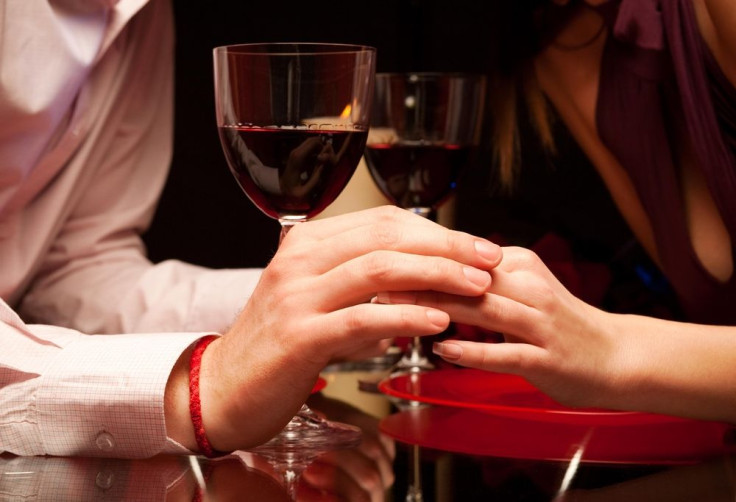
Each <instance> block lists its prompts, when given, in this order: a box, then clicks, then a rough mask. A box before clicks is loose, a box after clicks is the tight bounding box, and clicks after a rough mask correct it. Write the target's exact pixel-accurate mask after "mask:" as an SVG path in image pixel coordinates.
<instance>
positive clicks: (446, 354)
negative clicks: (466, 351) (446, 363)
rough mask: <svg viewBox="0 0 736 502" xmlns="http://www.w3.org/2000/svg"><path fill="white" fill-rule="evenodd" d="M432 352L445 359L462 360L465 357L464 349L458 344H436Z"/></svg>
mask: <svg viewBox="0 0 736 502" xmlns="http://www.w3.org/2000/svg"><path fill="white" fill-rule="evenodd" d="M432 352H434V353H435V354H437V355H438V356H440V357H442V358H443V359H452V360H455V359H460V357H462V355H463V348H462V347H461V346H460V345H457V344H456V343H434V344H433V345H432Z"/></svg>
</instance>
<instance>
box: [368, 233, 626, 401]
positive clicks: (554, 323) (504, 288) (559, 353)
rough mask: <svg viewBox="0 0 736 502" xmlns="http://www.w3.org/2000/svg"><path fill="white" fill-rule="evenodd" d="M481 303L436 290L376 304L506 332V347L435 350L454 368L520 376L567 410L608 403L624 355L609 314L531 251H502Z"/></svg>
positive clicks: (451, 345) (453, 343)
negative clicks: (429, 311) (420, 308)
mask: <svg viewBox="0 0 736 502" xmlns="http://www.w3.org/2000/svg"><path fill="white" fill-rule="evenodd" d="M491 276H492V278H493V281H492V284H491V287H490V289H489V291H488V292H487V293H486V294H485V295H483V296H480V297H459V296H453V295H447V294H443V293H434V292H417V293H406V292H402V293H398V294H397V293H386V294H384V293H382V294H380V295H379V296H378V298H379V301H381V302H387V303H395V302H403V303H413V304H417V305H425V306H430V307H434V308H439V309H442V310H445V311H446V312H448V313H449V314H450V316H451V317H452V319H453V320H454V321H457V322H461V323H466V324H472V325H476V326H479V327H482V328H484V329H487V330H490V331H497V332H500V333H503V335H504V337H505V339H506V342H508V343H476V342H469V341H460V340H449V341H446V342H443V343H439V344H436V345H435V348H434V351H435V353H437V354H438V355H440V356H441V357H443V358H444V359H445V360H447V361H450V362H452V363H456V364H460V365H463V366H469V367H473V368H480V369H485V370H489V371H498V372H506V373H514V374H519V375H522V376H524V377H525V378H527V379H528V380H529V381H530V382H532V383H533V384H534V385H536V386H537V387H539V388H540V389H541V390H542V391H544V392H545V393H547V394H548V395H550V396H551V397H552V398H554V399H556V400H558V401H560V402H562V403H565V404H568V405H585V406H596V405H601V404H603V403H604V402H605V403H606V404H607V405H609V406H610V405H611V404H612V403H611V402H610V401H609V397H610V395H611V392H612V391H613V387H614V386H615V385H616V384H617V383H619V382H617V379H619V378H621V377H622V375H625V374H627V372H626V371H625V368H626V366H627V363H628V361H627V358H628V357H629V354H628V353H627V351H626V350H625V349H626V347H625V346H623V345H622V343H621V342H622V340H623V338H617V337H616V336H614V334H613V333H612V332H611V331H610V330H611V319H610V317H611V315H610V314H607V313H605V312H603V311H601V310H598V309H596V308H594V307H592V306H590V305H588V304H586V303H584V302H583V301H581V300H579V299H578V298H576V297H575V296H573V295H572V294H571V293H570V292H569V291H568V290H567V289H565V287H564V286H563V285H562V284H561V283H560V282H559V281H558V280H557V279H556V278H555V276H554V275H553V274H552V272H550V270H549V269H548V268H547V267H546V266H545V265H544V263H542V261H541V260H540V259H539V257H538V256H537V255H536V254H535V253H534V252H532V251H530V250H528V249H524V248H519V247H508V248H503V260H502V262H501V263H500V265H498V266H497V267H496V268H494V269H493V270H491Z"/></svg>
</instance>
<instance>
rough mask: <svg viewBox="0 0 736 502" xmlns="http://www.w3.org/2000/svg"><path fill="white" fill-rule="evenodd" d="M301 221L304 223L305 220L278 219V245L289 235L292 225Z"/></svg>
mask: <svg viewBox="0 0 736 502" xmlns="http://www.w3.org/2000/svg"><path fill="white" fill-rule="evenodd" d="M303 221H306V218H302V219H286V218H279V223H280V224H281V234H280V235H279V244H281V243H282V242H283V240H284V238H285V237H286V234H288V233H289V230H291V229H292V227H293V226H294V225H296V224H297V223H301V222H303Z"/></svg>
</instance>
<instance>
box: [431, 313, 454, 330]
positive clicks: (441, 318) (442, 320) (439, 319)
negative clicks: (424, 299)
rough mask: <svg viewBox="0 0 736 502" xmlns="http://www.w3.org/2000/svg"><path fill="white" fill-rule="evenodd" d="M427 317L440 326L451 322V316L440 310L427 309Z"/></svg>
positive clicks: (442, 326) (445, 325) (443, 326)
mask: <svg viewBox="0 0 736 502" xmlns="http://www.w3.org/2000/svg"><path fill="white" fill-rule="evenodd" d="M427 319H429V322H431V323H432V324H434V325H435V326H437V327H438V328H443V329H444V328H445V327H447V325H448V324H449V323H450V316H448V315H447V314H446V313H444V312H441V311H439V310H427Z"/></svg>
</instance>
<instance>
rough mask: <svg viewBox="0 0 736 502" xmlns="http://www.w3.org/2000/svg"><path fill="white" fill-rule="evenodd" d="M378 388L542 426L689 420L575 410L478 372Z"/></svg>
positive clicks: (402, 378) (412, 378)
mask: <svg viewBox="0 0 736 502" xmlns="http://www.w3.org/2000/svg"><path fill="white" fill-rule="evenodd" d="M378 388H379V390H380V391H381V392H383V393H384V394H386V395H388V396H392V397H395V398H399V399H403V400H409V401H418V402H421V403H428V404H434V405H442V406H450V407H454V408H465V409H471V410H476V411H481V412H484V413H489V414H493V415H497V416H504V417H512V418H516V419H523V420H533V421H536V422H540V421H541V422H561V423H576V424H582V425H627V424H628V425H631V424H644V423H664V422H679V421H682V420H683V419H681V418H677V417H671V416H666V415H655V414H651V413H639V412H628V411H612V410H602V409H594V408H570V407H567V406H563V405H561V404H559V403H557V402H555V401H554V400H552V399H551V398H549V397H547V396H546V395H545V394H543V393H542V392H541V391H539V390H538V389H537V388H536V387H534V386H533V385H531V384H530V383H529V382H527V381H526V380H524V379H523V378H521V377H519V376H515V375H509V374H504V373H492V372H488V371H482V370H475V369H443V370H435V371H428V372H424V373H414V374H404V375H398V376H394V377H390V378H387V379H385V380H383V381H382V382H380V383H379V385H378Z"/></svg>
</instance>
